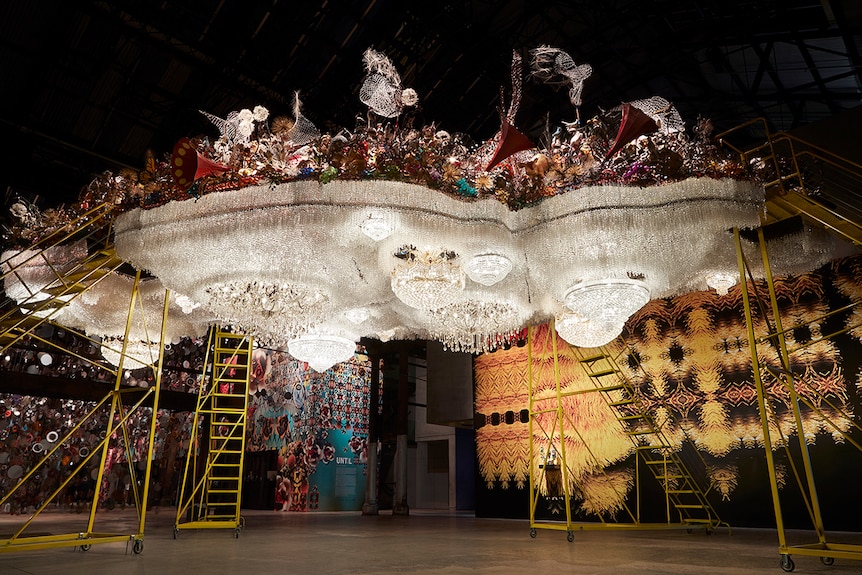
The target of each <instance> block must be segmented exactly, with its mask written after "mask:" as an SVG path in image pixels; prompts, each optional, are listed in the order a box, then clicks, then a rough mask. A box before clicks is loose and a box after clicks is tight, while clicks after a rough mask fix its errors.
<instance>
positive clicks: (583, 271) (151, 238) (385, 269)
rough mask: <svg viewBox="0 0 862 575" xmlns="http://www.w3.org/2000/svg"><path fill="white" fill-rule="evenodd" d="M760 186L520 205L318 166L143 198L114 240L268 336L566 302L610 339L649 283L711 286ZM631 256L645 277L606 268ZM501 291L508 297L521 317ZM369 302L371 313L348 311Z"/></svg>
mask: <svg viewBox="0 0 862 575" xmlns="http://www.w3.org/2000/svg"><path fill="white" fill-rule="evenodd" d="M762 197H763V191H762V188H760V187H758V186H756V185H755V184H753V183H752V182H747V181H740V180H730V179H725V180H716V179H713V178H692V179H690V180H686V181H681V182H670V183H667V184H666V185H662V186H655V187H651V188H650V189H649V193H644V190H643V189H642V188H637V187H633V186H617V185H612V184H608V185H602V186H594V187H591V188H584V189H583V190H580V191H579V192H578V193H574V194H570V193H566V194H560V195H557V196H553V197H548V198H545V199H544V200H543V201H542V202H541V204H538V205H535V206H527V207H524V208H522V209H520V210H517V211H510V210H508V209H507V208H506V206H504V205H503V204H501V203H500V202H498V201H497V200H495V199H492V198H490V197H489V198H479V199H477V200H471V201H465V200H463V199H456V198H453V197H450V196H447V195H445V194H439V193H435V191H434V190H431V189H429V188H427V187H425V186H421V185H416V184H410V183H406V182H398V181H388V180H374V181H366V180H341V179H336V180H333V181H331V182H327V183H326V184H322V183H321V182H320V181H316V180H313V179H311V180H301V181H291V182H286V183H279V184H275V185H273V184H270V183H267V184H265V185H255V186H248V187H245V188H242V189H238V190H226V191H223V192H220V193H217V194H207V195H204V196H202V197H201V198H199V199H198V200H197V201H194V202H169V203H167V204H165V205H163V206H159V207H156V208H153V209H149V210H140V209H137V210H133V211H131V212H128V213H125V214H122V215H121V216H120V217H118V218H117V221H116V224H115V243H116V249H117V254H118V255H119V256H120V257H122V258H123V259H124V260H126V261H128V262H130V263H131V264H132V265H134V266H136V267H138V268H140V269H146V270H149V271H150V272H151V273H153V274H154V275H155V276H157V277H158V278H159V280H161V281H162V283H163V284H164V285H165V286H167V287H170V288H171V290H172V292H173V293H178V294H184V295H186V296H188V297H189V298H190V299H191V300H192V301H193V302H200V303H201V304H202V305H201V307H200V308H199V309H198V310H195V313H198V312H200V311H201V310H205V311H206V312H207V313H209V314H211V315H212V316H214V318H213V321H221V322H223V323H229V324H231V325H235V326H237V327H238V328H240V329H244V330H246V331H248V332H251V333H254V334H255V337H256V339H257V340H258V341H259V342H261V343H262V344H263V345H268V346H270V347H282V346H286V345H287V343H288V342H289V341H291V340H293V339H296V338H298V336H300V335H301V334H305V333H323V332H326V333H336V334H338V335H341V336H346V337H347V338H349V339H353V340H354V341H357V339H358V338H360V337H371V338H377V339H381V340H383V339H417V338H418V339H427V338H434V337H439V338H441V339H446V340H447V341H448V342H449V343H447V346H450V347H452V348H457V347H460V348H461V349H476V350H481V349H482V348H490V347H492V346H493V345H494V342H496V341H498V338H501V337H502V338H504V339H505V338H506V337H507V334H509V333H510V331H512V330H513V329H519V328H520V327H522V325H523V324H524V322H526V321H527V320H529V321H530V322H534V323H541V322H546V321H548V320H550V319H552V318H554V317H555V316H556V315H559V314H560V313H561V312H562V311H566V312H573V313H577V314H578V316H580V317H581V318H584V319H586V320H589V321H590V323H589V324H588V326H581V327H582V329H583V330H586V328H587V327H589V329H591V330H599V328H601V330H603V331H604V332H605V333H606V335H605V338H607V337H608V335H607V333H609V332H610V331H611V330H610V327H609V326H611V325H613V326H614V328H615V331H616V332H618V331H619V329H621V327H622V325H623V323H624V322H625V321H626V319H627V318H628V317H629V316H630V314H632V313H633V312H634V311H635V310H637V309H638V308H640V307H641V306H642V305H644V304H645V303H646V302H647V301H648V300H649V299H650V298H651V297H652V298H656V297H666V296H670V295H674V294H676V293H681V292H685V291H687V290H688V291H691V289H703V286H705V282H704V279H705V276H704V275H703V273H702V272H703V271H704V265H703V264H704V262H709V268H708V269H709V270H725V269H726V270H732V269H734V266H735V256H734V254H733V253H730V254H728V250H726V249H724V248H726V244H727V241H728V239H727V229H728V228H730V227H735V226H736V227H751V226H755V225H757V224H758V223H759V211H758V210H759V208H760V206H762V201H763V199H762ZM386 223H388V224H389V225H390V226H391V227H392V229H391V233H389V235H388V236H387V237H385V238H382V239H380V240H377V241H373V242H372V240H370V239H369V238H368V236H367V235H366V231H372V230H373V229H376V228H379V229H380V230H381V233H382V232H383V231H384V230H385V229H386V228H387V226H386V225H383V224H386ZM366 228H367V230H366ZM374 235H378V234H376V233H375V234H374ZM420 242H421V243H420ZM399 246H400V247H399ZM415 246H418V248H417V247H415ZM595 246H598V247H595ZM593 247H595V249H593V250H592V251H591V248H593ZM393 254H394V256H395V258H394V259H393ZM632 270H635V271H639V272H643V274H644V280H643V281H640V280H629V279H622V280H618V279H605V278H628V277H631V276H630V275H629V273H630V272H631V271H632ZM468 274H469V277H470V278H471V281H467V277H468ZM564 295H567V296H568V297H566V298H565V304H566V305H568V306H569V308H570V309H561V308H563V307H564V306H561V303H563V301H564V300H563V296H564ZM471 300H476V302H484V303H479V304H477V303H471ZM491 302H493V303H497V304H511V305H513V306H514V307H515V310H516V312H515V313H516V315H517V318H518V319H517V320H516V321H515V322H514V323H511V322H509V316H508V312H510V311H511V310H509V308H508V307H507V305H503V306H502V308H503V309H498V308H495V307H494V306H493V305H492V303H491ZM447 306H454V307H452V308H450V309H449V311H448V312H445V311H444V312H441V314H438V315H439V316H440V317H439V318H438V319H435V317H434V316H433V315H429V314H432V312H435V311H437V310H441V309H444V308H447ZM458 306H460V307H458ZM471 306H472V307H471ZM361 309H364V310H367V312H368V315H367V317H365V318H364V320H362V318H363V316H364V314H363V313H361V312H358V311H356V312H354V311H351V310H361ZM178 311H179V310H178ZM466 311H471V312H476V313H478V315H476V316H470V317H471V319H469V320H468V319H467V317H468V316H467V315H463V316H462V315H461V312H466ZM456 312H457V313H456ZM498 312H499V313H501V314H502V316H503V317H502V318H501V320H500V321H495V319H494V318H492V317H491V316H492V314H493V313H498ZM179 315H182V314H179ZM192 315H194V314H192ZM444 315H445V317H443V316H444ZM450 316H451V317H450ZM359 320H362V321H359ZM324 322H327V323H332V328H333V329H331V330H330V329H328V330H322V329H321V327H322V326H323V325H324ZM357 322H358V323H357ZM459 322H466V323H464V324H463V325H462V324H460V323H459ZM469 322H475V323H473V324H470V323H469ZM347 328H349V329H350V330H352V332H351V333H341V331H340V330H342V329H347ZM333 330H334V331H333ZM563 330H564V331H565V328H563ZM354 332H355V333H354ZM102 333H107V332H102ZM610 335H611V336H612V335H615V334H610ZM129 339H130V340H134V339H144V340H152V339H154V338H152V337H149V338H148V337H138V336H137V334H136V335H135V336H133V337H130V338H129ZM582 343H583V342H582Z"/></svg>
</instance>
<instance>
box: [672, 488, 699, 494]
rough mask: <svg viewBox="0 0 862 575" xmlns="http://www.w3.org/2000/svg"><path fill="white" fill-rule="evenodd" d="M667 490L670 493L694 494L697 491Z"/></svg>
mask: <svg viewBox="0 0 862 575" xmlns="http://www.w3.org/2000/svg"><path fill="white" fill-rule="evenodd" d="M667 492H668V493H670V494H672V495H694V494H695V493H697V491H694V490H693V489H668V490H667Z"/></svg>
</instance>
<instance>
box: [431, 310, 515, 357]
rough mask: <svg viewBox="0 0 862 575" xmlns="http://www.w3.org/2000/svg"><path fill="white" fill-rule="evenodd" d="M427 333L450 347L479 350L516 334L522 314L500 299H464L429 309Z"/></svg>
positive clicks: (479, 351)
mask: <svg viewBox="0 0 862 575" xmlns="http://www.w3.org/2000/svg"><path fill="white" fill-rule="evenodd" d="M429 316H430V317H431V319H432V323H433V327H432V328H431V329H430V332H431V337H432V338H433V339H436V340H438V341H440V342H442V343H443V346H444V347H445V348H447V349H450V350H453V351H462V352H465V353H482V352H486V351H492V350H494V349H496V348H497V347H499V346H501V345H504V344H506V343H510V342H511V340H512V339H513V338H515V337H517V335H518V334H517V330H518V328H519V327H520V325H521V320H522V315H521V314H520V313H519V310H518V308H516V307H515V306H514V305H512V304H509V303H504V302H489V301H479V300H467V301H461V302H454V303H450V304H448V305H445V306H443V307H440V308H438V309H436V310H433V311H431V312H429Z"/></svg>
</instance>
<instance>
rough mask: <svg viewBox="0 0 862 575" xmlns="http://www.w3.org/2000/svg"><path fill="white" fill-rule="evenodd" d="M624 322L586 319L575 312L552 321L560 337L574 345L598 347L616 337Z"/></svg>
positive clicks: (620, 331)
mask: <svg viewBox="0 0 862 575" xmlns="http://www.w3.org/2000/svg"><path fill="white" fill-rule="evenodd" d="M624 325H625V322H614V321H609V320H600V319H587V318H585V317H582V316H580V315H578V314H576V313H567V314H563V315H560V316H557V318H556V319H555V321H554V328H555V329H556V330H557V333H558V334H559V336H560V337H561V338H563V339H564V340H566V341H567V342H569V343H570V344H572V345H574V346H576V347H599V346H602V345H606V344H608V343H610V342H612V341H613V340H614V339H616V338H617V337H618V336H619V335H620V334H621V333H622V331H623V326H624Z"/></svg>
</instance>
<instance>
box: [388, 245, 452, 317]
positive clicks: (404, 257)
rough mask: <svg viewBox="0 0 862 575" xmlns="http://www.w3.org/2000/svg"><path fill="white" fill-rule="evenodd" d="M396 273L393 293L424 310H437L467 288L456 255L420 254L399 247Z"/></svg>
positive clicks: (448, 253)
mask: <svg viewBox="0 0 862 575" xmlns="http://www.w3.org/2000/svg"><path fill="white" fill-rule="evenodd" d="M396 257H398V258H399V260H400V261H398V263H396V264H395V268H394V269H393V270H392V282H391V286H392V292H393V293H394V294H395V295H396V296H397V297H398V299H400V300H401V301H402V302H404V303H406V304H407V305H409V306H410V307H412V308H415V309H420V310H431V311H433V310H435V309H439V308H441V307H443V306H444V305H446V304H447V303H449V302H451V301H452V300H453V299H456V298H457V297H458V295H459V294H460V292H461V291H462V290H463V289H464V270H462V269H461V266H460V264H459V263H458V262H457V257H458V256H457V255H456V254H455V253H454V252H446V251H440V252H424V253H422V252H417V251H416V250H415V248H412V246H411V247H410V248H405V247H402V248H399V249H398V251H397V252H396Z"/></svg>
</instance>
